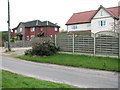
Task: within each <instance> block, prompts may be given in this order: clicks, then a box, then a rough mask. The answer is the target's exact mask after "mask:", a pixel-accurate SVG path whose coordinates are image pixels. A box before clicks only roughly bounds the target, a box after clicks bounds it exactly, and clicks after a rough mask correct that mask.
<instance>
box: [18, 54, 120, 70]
mask: <svg viewBox="0 0 120 90" xmlns="http://www.w3.org/2000/svg"><path fill="white" fill-rule="evenodd" d="M17 58H20V59H24V60H28V61H35V62H41V63H51V64H59V65H65V66H74V67H84V68H91V69H101V70H108V71H118V61H119V59H117V58H109V57H93V56H86V55H72V54H55V55H53V56H26V55H23V56H18V57H17Z"/></svg>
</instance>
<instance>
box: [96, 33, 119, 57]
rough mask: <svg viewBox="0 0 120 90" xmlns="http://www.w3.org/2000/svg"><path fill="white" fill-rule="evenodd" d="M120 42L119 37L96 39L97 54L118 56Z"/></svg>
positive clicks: (100, 37)
mask: <svg viewBox="0 0 120 90" xmlns="http://www.w3.org/2000/svg"><path fill="white" fill-rule="evenodd" d="M118 40H119V39H118V37H115V36H108V35H106V36H99V37H96V54H102V55H113V56H118V54H119V52H118V51H119V47H118V44H119V41H118Z"/></svg>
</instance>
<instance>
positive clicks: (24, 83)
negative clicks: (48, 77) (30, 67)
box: [2, 71, 75, 89]
mask: <svg viewBox="0 0 120 90" xmlns="http://www.w3.org/2000/svg"><path fill="white" fill-rule="evenodd" d="M2 88H3V89H4V88H75V87H72V86H69V85H65V84H60V83H53V82H49V81H44V80H38V79H34V78H31V77H24V76H21V75H18V74H15V73H11V72H8V71H2Z"/></svg>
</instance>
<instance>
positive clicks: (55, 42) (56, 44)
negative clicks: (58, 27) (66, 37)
mask: <svg viewBox="0 0 120 90" xmlns="http://www.w3.org/2000/svg"><path fill="white" fill-rule="evenodd" d="M55 46H57V43H56V35H55Z"/></svg>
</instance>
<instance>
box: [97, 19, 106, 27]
mask: <svg viewBox="0 0 120 90" xmlns="http://www.w3.org/2000/svg"><path fill="white" fill-rule="evenodd" d="M98 26H100V27H102V26H106V20H100V21H98Z"/></svg>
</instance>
